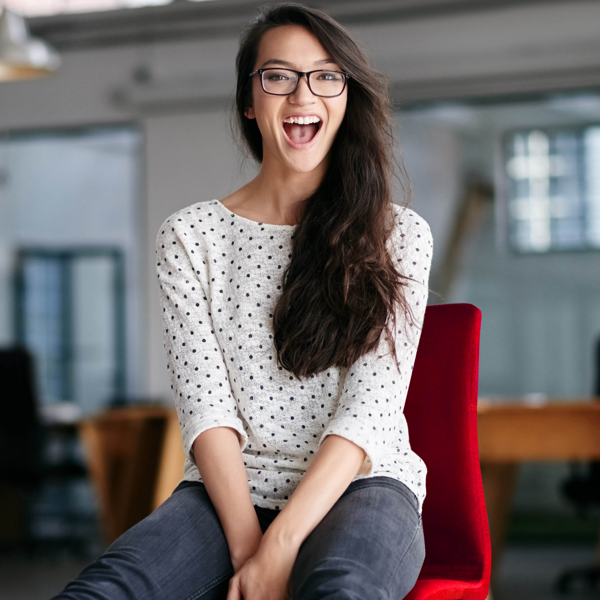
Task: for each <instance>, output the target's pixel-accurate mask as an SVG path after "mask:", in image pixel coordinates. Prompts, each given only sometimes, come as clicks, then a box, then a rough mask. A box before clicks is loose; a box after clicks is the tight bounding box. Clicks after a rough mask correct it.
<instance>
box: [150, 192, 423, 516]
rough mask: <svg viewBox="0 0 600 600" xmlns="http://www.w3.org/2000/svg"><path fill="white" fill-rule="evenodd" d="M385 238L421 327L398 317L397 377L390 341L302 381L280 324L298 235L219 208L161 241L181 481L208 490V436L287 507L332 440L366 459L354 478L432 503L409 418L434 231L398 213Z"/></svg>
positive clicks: (172, 220)
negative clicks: (386, 480) (233, 447)
mask: <svg viewBox="0 0 600 600" xmlns="http://www.w3.org/2000/svg"><path fill="white" fill-rule="evenodd" d="M394 208H395V213H396V227H395V230H394V232H393V234H392V236H391V237H390V239H389V240H388V248H389V250H390V253H391V256H392V257H393V258H394V260H395V261H396V264H398V265H399V269H400V272H402V273H403V274H404V275H407V276H408V277H410V278H411V281H410V282H409V285H408V286H407V287H405V288H404V289H405V293H406V295H407V298H408V301H409V303H410V307H411V310H412V313H413V318H414V321H415V325H412V326H411V325H409V324H408V323H406V319H405V317H404V313H402V312H400V310H398V313H397V327H396V330H397V331H396V334H395V343H396V353H397V357H398V364H399V365H400V371H399V370H398V367H397V365H396V362H395V361H394V359H393V356H392V355H391V353H389V345H388V343H387V341H386V339H385V335H382V336H381V339H380V343H379V346H378V347H377V348H376V350H375V351H373V352H371V353H369V354H366V355H364V356H362V357H361V358H359V359H358V360H357V361H356V362H355V363H354V364H353V365H352V366H351V367H350V368H338V367H332V368H329V369H327V370H326V371H323V372H321V373H319V374H318V375H312V376H310V377H308V378H306V379H303V380H302V381H301V382H300V381H298V379H297V378H295V377H294V376H293V375H292V374H291V373H290V372H289V371H286V370H285V369H283V368H282V367H280V366H278V365H277V357H276V349H275V346H274V342H273V326H272V315H273V310H274V308H275V305H276V302H277V299H278V297H279V294H280V293H281V286H282V283H283V282H282V275H283V272H284V270H285V268H286V266H287V263H288V262H289V260H290V257H291V249H292V238H293V235H294V229H295V228H296V226H295V225H271V224H266V223H259V222H256V221H251V220H249V219H246V218H244V217H241V216H239V215H236V214H234V213H232V212H231V211H230V210H229V209H227V208H226V207H225V206H224V205H223V204H221V203H220V202H219V201H218V200H212V201H209V202H199V203H197V204H193V205H192V206H189V207H187V208H184V209H183V210H180V211H179V212H177V213H175V214H174V215H172V216H171V217H169V218H168V219H167V220H166V221H165V222H164V223H163V225H162V227H161V228H160V231H159V233H158V236H157V246H156V250H157V272H158V279H159V285H160V300H161V306H162V311H163V322H164V339H165V349H166V353H167V363H168V370H169V374H170V377H171V382H172V389H173V395H174V400H175V404H176V407H177V412H178V415H179V422H180V425H181V432H182V439H183V446H184V451H185V454H186V457H187V459H186V464H185V475H184V479H185V480H188V481H202V479H201V477H200V473H199V471H198V468H197V467H196V465H195V462H194V457H193V454H192V452H191V447H192V444H193V442H194V440H195V439H196V437H198V435H200V433H202V432H203V431H205V430H207V429H210V428H211V427H220V426H225V427H232V428H233V429H235V430H236V431H237V432H238V434H239V438H240V448H241V451H242V455H243V459H244V464H245V467H246V473H247V476H248V485H249V490H250V493H251V497H252V501H253V503H254V504H255V505H257V506H262V507H264V508H274V509H282V508H283V507H284V506H285V504H286V501H287V500H288V499H289V498H290V496H291V494H292V493H293V491H294V489H295V488H296V486H297V485H298V483H299V482H300V480H301V478H302V475H303V474H304V472H305V471H306V468H307V467H308V465H309V464H310V463H311V461H312V459H313V458H314V456H315V454H316V452H317V450H318V449H319V446H320V444H321V442H322V441H323V440H324V439H325V437H326V436H327V435H329V434H335V435H338V436H341V437H343V438H346V439H348V440H350V441H352V442H354V443H355V444H357V445H358V446H360V447H361V448H362V449H363V450H364V451H365V452H366V454H367V456H366V458H365V461H364V463H363V465H362V466H361V468H360V471H359V472H358V474H357V475H356V477H355V478H354V479H362V478H365V477H374V476H376V475H385V476H388V477H392V478H394V479H397V480H399V481H401V482H402V483H404V484H405V485H406V486H408V487H409V488H410V489H411V490H412V491H413V492H414V493H415V495H416V496H417V498H418V500H419V510H421V508H422V503H423V500H424V498H425V474H426V467H425V464H424V463H423V461H422V460H421V459H420V458H419V457H418V456H417V455H416V454H415V453H414V452H412V450H411V448H410V444H409V437H408V429H407V424H406V420H405V417H404V413H403V409H404V402H405V400H406V394H407V391H408V385H409V383H410V376H411V372H412V368H413V364H414V360H415V355H416V348H417V344H418V340H419V337H420V328H421V324H422V321H423V317H424V313H425V305H426V303H427V296H428V288H427V285H428V279H429V269H430V265H431V256H432V239H431V232H430V230H429V226H428V225H427V223H426V222H425V221H424V220H423V219H422V218H420V217H419V216H418V215H417V214H416V213H415V212H413V211H412V210H410V209H404V208H402V207H400V206H398V205H394Z"/></svg>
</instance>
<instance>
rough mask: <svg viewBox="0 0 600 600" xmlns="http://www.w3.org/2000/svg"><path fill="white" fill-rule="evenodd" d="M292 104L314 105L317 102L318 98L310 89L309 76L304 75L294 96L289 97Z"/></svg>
mask: <svg viewBox="0 0 600 600" xmlns="http://www.w3.org/2000/svg"><path fill="white" fill-rule="evenodd" d="M288 98H289V99H290V102H291V103H292V104H299V105H301V106H302V105H305V104H312V103H313V102H315V101H316V99H317V97H316V96H315V95H314V94H313V93H312V92H311V91H310V88H309V87H308V75H302V76H301V77H300V81H299V82H298V87H297V88H296V91H295V92H294V93H293V94H290V95H289V96H288Z"/></svg>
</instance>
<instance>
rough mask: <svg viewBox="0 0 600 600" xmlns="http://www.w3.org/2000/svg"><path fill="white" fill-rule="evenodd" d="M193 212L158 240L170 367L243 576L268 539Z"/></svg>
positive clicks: (189, 440) (186, 430) (196, 454)
mask: <svg viewBox="0 0 600 600" xmlns="http://www.w3.org/2000/svg"><path fill="white" fill-rule="evenodd" d="M187 214H188V211H187V210H184V211H180V212H179V213H177V214H175V215H173V216H171V217H170V218H169V219H167V220H166V221H165V222H164V223H163V225H162V227H161V228H160V230H159V233H158V235H157V239H156V254H157V264H156V270H157V275H158V282H159V292H160V302H161V307H162V310H163V325H164V329H163V333H164V340H165V350H166V356H167V365H168V369H169V375H170V378H171V385H172V389H173V398H174V401H175V406H176V407H177V414H178V416H179V422H180V425H181V434H182V441H183V450H184V453H185V455H186V457H188V458H189V460H190V461H192V462H194V463H195V464H196V466H197V467H198V470H199V472H200V474H201V476H202V478H203V480H204V484H205V486H206V489H207V491H208V494H209V496H210V498H211V501H212V502H213V505H214V506H215V509H216V511H217V515H218V517H219V520H220V521H221V525H222V526H223V529H224V531H225V534H226V538H227V542H228V545H229V551H230V555H231V560H232V562H233V566H234V569H235V570H236V571H237V570H238V569H239V568H240V567H241V565H242V564H243V563H244V562H245V560H246V559H247V558H248V557H249V556H251V555H252V554H253V553H254V552H255V550H256V548H257V547H258V545H259V544H260V539H261V537H262V533H261V530H260V526H259V524H258V519H257V517H256V513H255V512H254V507H253V506H252V501H251V496H250V490H249V486H248V480H247V477H246V471H245V468H244V464H243V458H242V451H243V449H244V447H245V445H246V443H247V439H248V438H247V434H246V432H245V430H244V424H243V422H242V420H241V419H240V416H239V410H238V407H237V403H236V401H235V397H234V394H233V391H232V389H231V385H230V382H229V377H228V370H227V365H226V363H225V357H224V356H223V352H222V350H221V347H220V344H219V340H218V338H217V335H216V333H215V328H214V324H213V320H212V311H211V301H210V294H209V293H207V292H206V290H208V289H210V288H209V286H208V285H206V282H204V283H203V271H202V268H203V266H205V265H206V263H207V262H208V261H207V259H206V257H205V256H204V255H203V251H202V248H201V247H200V245H199V244H198V243H196V242H195V239H196V238H195V237H194V229H193V224H190V223H189V220H187V219H186V215H187ZM194 260H195V263H194V262H193V261H194ZM234 432H235V433H234Z"/></svg>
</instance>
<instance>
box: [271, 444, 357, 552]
mask: <svg viewBox="0 0 600 600" xmlns="http://www.w3.org/2000/svg"><path fill="white" fill-rule="evenodd" d="M365 456H366V453H365V451H364V450H363V449H362V448H360V447H359V446H357V445H356V444H355V443H354V442H351V441H349V440H347V439H345V438H343V437H340V436H337V435H328V436H327V437H326V438H325V440H323V443H322V444H321V446H320V448H319V450H318V451H317V453H316V454H315V457H314V458H313V460H312V462H311V464H310V465H309V467H308V468H307V469H306V473H304V475H303V476H302V479H301V481H300V483H299V484H298V486H297V487H296V489H295V490H294V493H293V494H292V496H291V498H290V499H289V500H288V502H287V503H286V505H285V506H284V508H283V510H282V511H281V512H280V513H279V515H277V517H276V518H275V520H274V521H273V522H272V523H271V525H270V526H269V529H267V531H266V533H265V535H264V541H263V545H272V546H273V547H274V548H277V547H286V548H293V549H294V550H296V551H297V550H298V549H299V548H300V546H301V545H302V542H303V541H304V540H305V539H306V537H307V536H308V535H309V533H310V532H311V531H312V530H313V529H314V528H315V527H316V526H317V525H318V524H319V523H320V521H321V519H323V517H324V516H325V515H326V514H327V513H328V512H329V510H330V509H331V507H332V506H333V505H334V504H335V503H336V502H337V500H338V499H339V498H340V496H341V495H342V494H343V493H344V491H345V490H346V488H347V487H348V486H349V485H350V483H351V482H352V480H353V479H354V476H355V475H356V474H357V473H358V470H359V468H360V466H361V465H362V463H363V461H364V459H365Z"/></svg>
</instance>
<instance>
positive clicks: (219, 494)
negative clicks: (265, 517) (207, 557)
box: [193, 427, 262, 573]
mask: <svg viewBox="0 0 600 600" xmlns="http://www.w3.org/2000/svg"><path fill="white" fill-rule="evenodd" d="M193 452H194V458H195V459H196V465H197V467H198V471H200V475H201V476H202V481H203V482H204V485H205V486H206V490H207V492H208V495H209V496H210V499H211V502H212V503H213V506H214V507H215V510H216V511H217V515H218V516H219V520H220V521H221V525H222V527H223V531H224V532H225V537H226V538H227V544H228V545H229V553H230V556H231V562H232V563H233V568H234V571H235V572H236V573H237V571H238V570H239V569H240V567H241V566H242V565H243V564H244V563H245V562H246V560H248V559H249V558H250V557H251V556H253V555H254V553H255V552H256V551H257V549H258V547H259V545H260V542H261V539H262V531H261V528H260V525H259V523H258V517H257V516H256V512H255V510H254V506H253V504H252V499H251V497H250V489H249V487H248V479H247V476H246V469H245V468H244V461H243V459H242V453H241V452H240V442H239V439H238V434H237V432H236V431H235V429H232V428H230V427H214V428H212V429H207V430H206V431H204V432H203V433H201V434H200V435H199V436H198V437H197V438H196V440H195V441H194V445H193Z"/></svg>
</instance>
